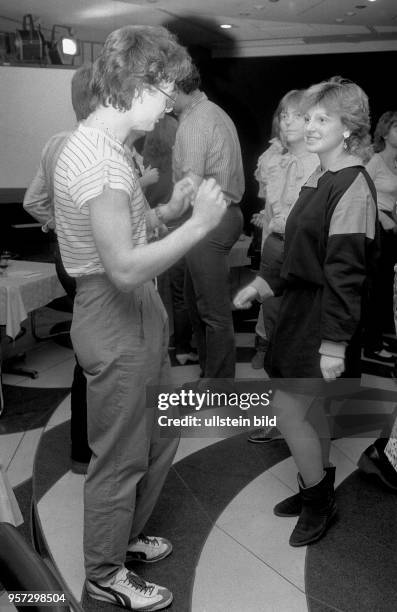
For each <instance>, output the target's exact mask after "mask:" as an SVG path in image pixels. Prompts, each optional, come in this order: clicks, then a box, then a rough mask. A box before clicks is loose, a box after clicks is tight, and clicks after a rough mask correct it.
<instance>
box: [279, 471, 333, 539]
mask: <svg viewBox="0 0 397 612" xmlns="http://www.w3.org/2000/svg"><path fill="white" fill-rule="evenodd" d="M334 476H335V475H334ZM298 482H299V491H300V495H301V500H302V512H301V513H300V515H299V519H298V522H297V524H296V526H295V529H294V530H293V532H292V534H291V537H290V539H289V543H290V545H291V546H306V545H307V544H311V543H312V542H316V541H317V540H319V539H320V538H322V537H323V535H324V534H325V532H326V531H327V529H328V527H329V526H330V524H331V522H332V521H333V519H334V518H335V517H336V503H335V491H334V484H333V475H332V472H331V471H330V470H328V471H326V472H325V475H324V477H323V478H322V480H321V481H320V482H319V483H317V484H316V485H313V486H312V487H306V488H305V487H304V486H303V482H302V479H301V478H300V476H298Z"/></svg>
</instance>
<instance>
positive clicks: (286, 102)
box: [276, 89, 305, 116]
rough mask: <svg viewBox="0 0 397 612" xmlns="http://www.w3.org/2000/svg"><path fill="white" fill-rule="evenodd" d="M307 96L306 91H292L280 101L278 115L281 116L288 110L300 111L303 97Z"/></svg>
mask: <svg viewBox="0 0 397 612" xmlns="http://www.w3.org/2000/svg"><path fill="white" fill-rule="evenodd" d="M304 95H305V90H304V89H291V91H288V92H287V93H286V94H285V95H284V96H283V97H282V98H281V100H280V102H279V103H278V107H277V111H276V112H277V114H278V115H279V116H280V115H281V113H282V112H284V111H285V110H286V109H287V108H295V109H297V110H300V107H301V104H302V100H303V97H304Z"/></svg>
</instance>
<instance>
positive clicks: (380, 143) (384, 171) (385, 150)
mask: <svg viewBox="0 0 397 612" xmlns="http://www.w3.org/2000/svg"><path fill="white" fill-rule="evenodd" d="M373 150H374V151H375V153H374V155H373V156H372V157H371V159H370V161H369V162H368V164H367V166H366V168H367V172H368V174H369V175H370V177H371V178H372V180H373V181H374V184H375V187H376V193H377V200H378V214H379V221H380V257H379V266H378V268H379V273H378V274H377V276H376V279H375V286H374V291H373V300H372V301H371V310H370V312H369V314H368V324H367V332H366V337H365V350H364V355H365V357H367V358H369V359H375V360H377V361H382V362H384V363H390V364H393V362H394V359H395V358H394V355H393V354H391V353H390V352H389V351H387V350H386V348H387V345H386V347H385V346H384V344H383V333H387V332H391V333H393V332H394V325H393V274H394V272H393V269H394V266H395V264H396V263H397V215H396V202H397V111H387V112H386V113H383V115H382V116H381V118H380V119H379V121H378V123H377V126H376V129H375V134H374V142H373Z"/></svg>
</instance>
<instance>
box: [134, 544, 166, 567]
mask: <svg viewBox="0 0 397 612" xmlns="http://www.w3.org/2000/svg"><path fill="white" fill-rule="evenodd" d="M171 553H172V545H171V548H169V549H168V550H166V551H164V552H163V553H162V554H161V555H158V556H157V557H154V558H153V559H146V558H145V556H144V555H145V553H141V552H136V553H132V552H127V554H126V557H125V560H126V563H131V562H132V561H139V562H140V563H157V561H162V560H163V559H165V558H166V557H168V556H169V555H170V554H171Z"/></svg>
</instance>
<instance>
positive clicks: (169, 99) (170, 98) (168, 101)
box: [152, 85, 176, 113]
mask: <svg viewBox="0 0 397 612" xmlns="http://www.w3.org/2000/svg"><path fill="white" fill-rule="evenodd" d="M152 87H154V88H155V89H157V91H160V92H161V93H162V94H164V96H165V97H166V98H167V99H166V101H165V112H166V113H170V112H171V111H172V109H173V108H174V105H175V102H176V97H175V98H174V97H173V96H170V94H167V92H166V91H164V89H161V88H160V87H158V86H157V85H152Z"/></svg>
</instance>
